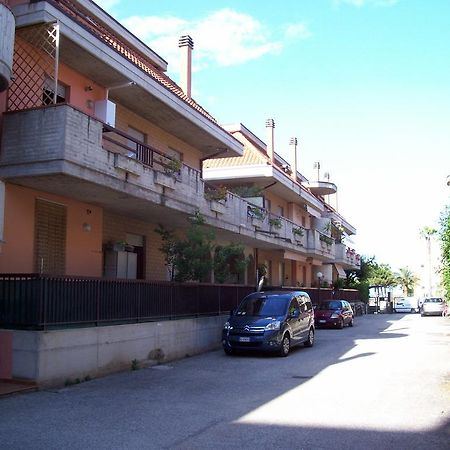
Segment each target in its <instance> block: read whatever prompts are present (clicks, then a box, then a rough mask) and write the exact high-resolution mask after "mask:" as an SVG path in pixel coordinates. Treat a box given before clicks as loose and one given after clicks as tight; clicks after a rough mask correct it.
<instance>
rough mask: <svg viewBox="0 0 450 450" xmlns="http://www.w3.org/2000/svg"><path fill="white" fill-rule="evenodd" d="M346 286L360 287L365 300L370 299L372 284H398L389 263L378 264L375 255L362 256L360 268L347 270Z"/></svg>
mask: <svg viewBox="0 0 450 450" xmlns="http://www.w3.org/2000/svg"><path fill="white" fill-rule="evenodd" d="M346 274H347V280H346V287H347V288H351V289H358V291H359V294H360V298H361V300H363V301H367V300H368V299H369V287H370V286H385V287H390V286H396V285H397V280H396V277H395V275H394V273H393V272H392V269H391V268H390V266H389V265H388V264H378V263H377V262H376V260H375V257H374V256H362V257H361V266H360V269H359V270H352V271H346Z"/></svg>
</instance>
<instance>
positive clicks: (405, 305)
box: [394, 297, 419, 313]
mask: <svg viewBox="0 0 450 450" xmlns="http://www.w3.org/2000/svg"><path fill="white" fill-rule="evenodd" d="M418 311H419V306H418V303H417V299H416V298H414V297H396V298H394V312H396V313H401V312H403V313H416V312H418Z"/></svg>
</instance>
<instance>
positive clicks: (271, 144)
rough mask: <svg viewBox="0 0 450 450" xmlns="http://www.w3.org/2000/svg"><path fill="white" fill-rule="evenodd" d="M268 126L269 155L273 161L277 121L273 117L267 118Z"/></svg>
mask: <svg viewBox="0 0 450 450" xmlns="http://www.w3.org/2000/svg"><path fill="white" fill-rule="evenodd" d="M266 128H267V156H268V157H269V158H270V160H271V161H272V162H273V160H274V153H275V142H274V136H275V122H274V120H273V119H267V120H266Z"/></svg>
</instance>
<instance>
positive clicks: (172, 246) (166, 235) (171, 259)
mask: <svg viewBox="0 0 450 450" xmlns="http://www.w3.org/2000/svg"><path fill="white" fill-rule="evenodd" d="M155 232H156V233H158V234H159V235H160V236H161V240H162V246H161V247H160V248H159V250H160V251H161V252H162V253H163V254H164V260H165V262H166V267H167V270H168V272H169V277H170V280H171V281H173V279H174V275H175V265H174V263H175V257H176V251H177V239H176V237H175V232H174V231H173V230H167V229H166V228H164V227H163V226H162V225H161V224H158V228H156V229H155Z"/></svg>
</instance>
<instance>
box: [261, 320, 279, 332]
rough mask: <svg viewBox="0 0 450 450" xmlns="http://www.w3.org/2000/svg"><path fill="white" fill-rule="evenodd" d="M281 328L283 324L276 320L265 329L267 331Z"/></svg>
mask: <svg viewBox="0 0 450 450" xmlns="http://www.w3.org/2000/svg"><path fill="white" fill-rule="evenodd" d="M280 326H281V322H280V321H279V320H274V321H273V322H270V323H268V324H267V325H266V326H265V327H264V330H265V331H272V330H279V329H280Z"/></svg>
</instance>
